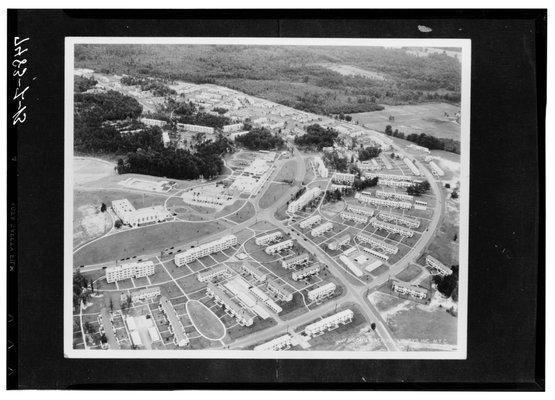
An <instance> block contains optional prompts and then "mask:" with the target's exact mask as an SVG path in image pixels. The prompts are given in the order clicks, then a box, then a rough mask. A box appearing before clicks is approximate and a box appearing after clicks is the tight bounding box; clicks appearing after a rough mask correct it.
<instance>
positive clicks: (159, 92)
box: [120, 76, 177, 97]
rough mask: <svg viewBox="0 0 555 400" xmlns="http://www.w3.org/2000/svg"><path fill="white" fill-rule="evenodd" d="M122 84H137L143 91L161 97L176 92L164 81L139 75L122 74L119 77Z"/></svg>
mask: <svg viewBox="0 0 555 400" xmlns="http://www.w3.org/2000/svg"><path fill="white" fill-rule="evenodd" d="M120 82H121V83H122V85H127V86H138V87H139V88H140V89H141V90H142V91H143V92H147V91H150V92H151V93H152V94H153V95H154V96H158V97H163V96H169V95H172V94H176V93H177V92H176V91H175V90H173V89H170V88H169V87H167V86H166V85H165V84H164V83H162V82H160V81H158V80H156V79H152V78H148V77H141V76H124V77H122V78H121V79H120Z"/></svg>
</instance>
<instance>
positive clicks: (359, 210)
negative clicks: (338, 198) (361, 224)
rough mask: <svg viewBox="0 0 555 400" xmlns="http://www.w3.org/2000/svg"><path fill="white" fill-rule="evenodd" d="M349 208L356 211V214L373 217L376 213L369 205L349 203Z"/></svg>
mask: <svg viewBox="0 0 555 400" xmlns="http://www.w3.org/2000/svg"><path fill="white" fill-rule="evenodd" d="M347 210H349V211H350V212H354V213H355V214H360V215H366V216H367V217H372V216H373V215H374V210H373V209H371V208H368V207H359V206H355V205H353V204H348V205H347Z"/></svg>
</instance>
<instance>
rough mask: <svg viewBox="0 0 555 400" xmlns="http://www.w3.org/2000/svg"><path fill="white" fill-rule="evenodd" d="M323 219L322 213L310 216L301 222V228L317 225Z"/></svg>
mask: <svg viewBox="0 0 555 400" xmlns="http://www.w3.org/2000/svg"><path fill="white" fill-rule="evenodd" d="M320 221H322V217H321V216H320V215H313V216H312V217H310V218H307V219H305V220H304V221H301V222H300V223H299V226H300V227H301V229H305V228H310V227H311V226H312V225H316V224H318V223H320Z"/></svg>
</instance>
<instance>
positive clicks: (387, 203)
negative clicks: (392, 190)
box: [355, 193, 412, 210]
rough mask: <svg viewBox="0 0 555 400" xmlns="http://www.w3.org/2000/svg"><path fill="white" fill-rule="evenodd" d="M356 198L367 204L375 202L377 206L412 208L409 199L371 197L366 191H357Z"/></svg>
mask: <svg viewBox="0 0 555 400" xmlns="http://www.w3.org/2000/svg"><path fill="white" fill-rule="evenodd" d="M355 199H357V200H358V201H361V202H363V203H366V204H373V205H376V206H383V207H393V208H402V209H406V210H408V209H410V208H411V207H412V204H411V203H409V202H408V201H396V200H390V199H380V198H377V197H371V196H369V195H367V194H364V193H356V194H355Z"/></svg>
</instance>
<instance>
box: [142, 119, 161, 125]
mask: <svg viewBox="0 0 555 400" xmlns="http://www.w3.org/2000/svg"><path fill="white" fill-rule="evenodd" d="M141 122H142V123H143V124H145V125H149V126H164V125H166V124H167V122H166V121H162V120H160V119H153V118H141Z"/></svg>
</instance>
